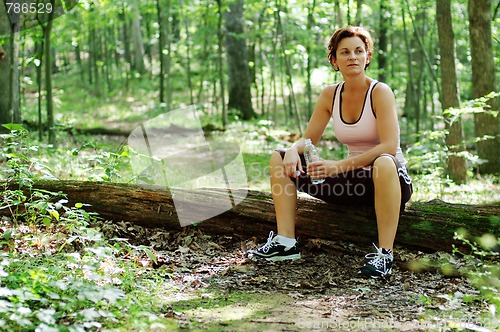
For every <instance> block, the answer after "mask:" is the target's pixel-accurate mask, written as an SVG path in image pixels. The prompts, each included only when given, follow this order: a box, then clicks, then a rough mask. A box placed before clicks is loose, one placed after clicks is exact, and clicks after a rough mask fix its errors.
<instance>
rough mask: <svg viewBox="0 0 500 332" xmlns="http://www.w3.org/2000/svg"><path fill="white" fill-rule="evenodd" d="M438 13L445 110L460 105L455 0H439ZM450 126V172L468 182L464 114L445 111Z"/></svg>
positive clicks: (453, 177)
mask: <svg viewBox="0 0 500 332" xmlns="http://www.w3.org/2000/svg"><path fill="white" fill-rule="evenodd" d="M436 13H437V24H438V35H439V54H440V67H441V91H442V94H441V106H442V108H443V111H445V110H447V109H449V108H452V107H454V108H456V107H458V106H459V103H460V99H459V96H458V88H457V74H456V70H455V38H454V36H453V27H452V24H451V1H450V0H437V1H436ZM444 118H445V122H446V128H447V129H448V130H449V133H448V135H447V136H446V146H447V147H448V151H449V153H450V155H449V157H448V165H447V166H448V167H447V173H448V175H449V176H450V178H451V179H452V180H453V181H454V182H456V183H459V184H461V183H465V181H466V179H467V165H466V162H465V158H464V157H461V156H459V155H457V154H459V153H460V152H463V151H465V143H464V128H463V125H462V117H461V116H457V117H456V118H455V117H454V116H452V115H449V114H446V112H445V113H444Z"/></svg>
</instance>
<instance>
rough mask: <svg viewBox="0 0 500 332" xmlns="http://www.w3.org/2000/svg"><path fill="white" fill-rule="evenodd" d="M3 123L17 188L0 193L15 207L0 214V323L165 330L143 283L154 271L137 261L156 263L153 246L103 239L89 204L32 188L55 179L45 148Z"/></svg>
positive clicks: (15, 327) (20, 327)
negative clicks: (6, 129)
mask: <svg viewBox="0 0 500 332" xmlns="http://www.w3.org/2000/svg"><path fill="white" fill-rule="evenodd" d="M6 127H8V128H9V129H10V130H11V132H10V133H9V134H6V135H3V137H2V139H3V141H2V150H1V154H0V157H1V159H3V160H4V161H5V165H4V166H3V167H2V175H3V176H4V177H5V180H6V183H7V184H10V185H17V186H18V187H19V189H9V188H6V189H5V190H4V191H3V192H2V195H1V198H2V199H1V200H0V209H1V210H8V211H9V212H10V217H8V218H7V217H3V218H2V219H0V258H1V263H0V330H2V331H34V330H37V331H95V330H102V329H114V328H118V329H119V328H121V327H123V326H127V329H126V330H128V327H135V328H136V329H137V330H156V329H164V328H165V326H166V325H165V324H163V323H160V321H159V320H160V319H159V317H158V316H157V315H156V314H155V313H154V312H155V310H156V309H155V308H151V304H150V303H151V298H147V297H146V296H145V295H144V293H143V291H144V287H145V286H143V287H138V285H139V284H141V283H142V282H143V281H142V280H143V279H144V280H147V279H149V278H153V279H155V278H157V276H155V273H154V272H148V271H147V270H146V268H144V267H143V266H141V265H138V264H137V261H138V260H139V259H141V260H148V259H149V261H150V262H151V264H152V263H153V262H157V260H156V254H155V253H154V251H153V249H152V248H149V247H146V246H139V247H135V246H132V245H130V244H128V242H126V241H124V240H123V239H107V238H105V236H104V235H103V233H102V232H101V230H100V229H99V228H98V226H97V225H98V224H97V223H96V221H97V216H96V215H95V214H94V213H92V212H89V211H91V207H89V206H88V205H87V204H84V203H74V204H73V205H72V206H70V205H69V204H68V203H69V202H68V200H67V199H66V198H65V195H64V194H62V193H57V192H50V191H46V190H41V189H35V188H34V187H33V186H32V185H33V183H34V182H35V181H36V180H39V179H40V178H44V177H46V176H49V177H50V178H54V177H53V175H52V173H51V172H50V170H49V169H48V168H47V167H46V166H45V165H44V163H43V162H42V161H47V160H46V159H45V160H42V159H44V158H40V156H37V154H38V153H39V152H40V151H42V150H44V149H43V148H40V147H35V146H34V145H31V146H30V143H33V142H32V141H31V140H30V139H29V138H28V135H27V132H26V130H24V129H23V128H22V127H18V126H10V125H8V126H6ZM92 147H93V148H96V146H92ZM87 148H88V146H85V147H84V149H87ZM49 151H50V150H49V149H47V150H45V152H49ZM81 151H83V150H82V149H78V150H77V151H76V152H75V151H73V152H75V153H71V154H70V155H71V156H72V157H73V158H76V157H77V156H78V155H79V154H80V152H81ZM102 163H103V164H107V166H108V167H111V165H113V166H115V164H113V163H106V162H105V161H104V160H103V161H102ZM144 284H145V285H150V284H151V283H147V282H145V283H144ZM147 293H149V292H147Z"/></svg>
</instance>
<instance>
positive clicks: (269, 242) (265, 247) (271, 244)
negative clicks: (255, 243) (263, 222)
mask: <svg viewBox="0 0 500 332" xmlns="http://www.w3.org/2000/svg"><path fill="white" fill-rule="evenodd" d="M273 240H274V232H273V231H271V232H270V233H269V237H268V238H267V242H266V244H264V245H263V246H262V248H261V249H262V251H263V252H265V253H266V254H267V252H268V251H269V249H271V248H272V247H274V245H275V242H274V241H273Z"/></svg>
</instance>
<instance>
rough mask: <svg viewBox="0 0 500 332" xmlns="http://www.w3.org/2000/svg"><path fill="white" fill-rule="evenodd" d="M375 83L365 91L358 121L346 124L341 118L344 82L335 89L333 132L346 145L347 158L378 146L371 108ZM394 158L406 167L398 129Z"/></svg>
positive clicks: (374, 117)
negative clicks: (347, 150)
mask: <svg viewBox="0 0 500 332" xmlns="http://www.w3.org/2000/svg"><path fill="white" fill-rule="evenodd" d="M377 83H378V81H376V80H373V81H372V82H371V84H370V87H369V88H368V91H366V95H365V100H364V102H363V109H362V110H361V114H360V116H359V119H358V120H357V121H356V122H352V123H351V122H346V121H345V120H344V119H343V117H342V91H344V82H342V83H339V84H338V85H337V87H336V88H335V93H334V96H333V103H332V120H333V130H334V132H335V136H336V137H337V139H338V140H339V141H340V142H341V143H343V144H345V145H347V148H348V149H349V157H353V156H356V155H359V154H361V153H363V152H365V151H368V150H369V149H371V148H373V147H374V146H376V145H378V144H380V140H379V136H378V131H377V119H376V116H375V112H374V111H373V106H372V91H373V88H375V86H376V85H377ZM396 158H397V159H398V161H399V162H400V163H401V166H403V167H405V166H406V160H405V158H404V156H403V153H402V151H401V147H400V143H399V128H398V147H397V151H396Z"/></svg>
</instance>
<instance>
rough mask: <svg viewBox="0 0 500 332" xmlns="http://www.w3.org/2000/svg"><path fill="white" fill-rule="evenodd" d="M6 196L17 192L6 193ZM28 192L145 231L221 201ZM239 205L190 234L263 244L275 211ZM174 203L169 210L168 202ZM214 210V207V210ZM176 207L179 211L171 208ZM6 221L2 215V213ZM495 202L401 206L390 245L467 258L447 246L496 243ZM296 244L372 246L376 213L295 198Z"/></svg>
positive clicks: (91, 185)
mask: <svg viewBox="0 0 500 332" xmlns="http://www.w3.org/2000/svg"><path fill="white" fill-rule="evenodd" d="M7 188H8V189H16V188H15V185H10V186H9V187H7ZM33 189H43V190H47V191H51V192H61V193H64V194H65V195H66V197H67V199H68V200H69V204H70V205H71V204H76V203H86V204H90V207H87V209H88V210H89V211H93V212H97V213H98V214H99V215H100V217H102V218H104V219H106V220H112V221H115V222H120V221H127V222H131V223H133V224H136V225H140V226H145V227H161V228H164V229H168V230H180V229H181V226H180V223H179V217H178V213H177V212H179V211H176V204H177V203H179V200H183V201H184V202H185V203H187V204H185V205H184V209H185V210H186V211H183V213H184V215H185V214H186V213H188V214H189V213H193V214H196V213H197V212H200V211H206V210H207V209H212V208H213V207H214V206H219V205H220V204H222V202H223V201H225V200H227V195H228V192H227V190H223V189H204V190H199V189H198V190H185V191H183V195H182V197H178V196H177V197H174V198H173V197H172V194H171V193H170V192H169V191H168V190H166V189H165V188H160V187H158V186H150V185H130V184H113V183H101V182H81V181H41V182H37V183H35V184H34V185H33ZM232 194H233V196H234V197H235V200H236V201H239V200H241V202H240V203H239V204H237V205H236V206H234V207H233V208H232V209H230V210H229V211H226V212H224V213H222V214H220V215H217V216H215V217H213V218H211V219H208V220H205V221H203V222H201V223H199V224H197V225H196V226H190V227H199V228H200V229H202V230H203V231H205V232H208V233H213V234H230V235H232V236H236V237H240V238H242V239H243V238H248V237H252V236H257V237H258V238H259V240H261V238H262V240H264V238H265V237H266V236H267V234H268V232H269V231H270V230H274V229H275V228H276V225H275V217H274V206H273V202H272V197H271V195H270V194H269V193H263V192H258V191H247V190H236V191H234V190H233V192H232ZM174 200H175V202H174ZM218 204H219V205H218ZM179 206H180V205H178V204H177V207H179ZM0 213H2V214H6V213H8V210H6V209H4V210H0ZM498 216H500V202H496V203H494V204H489V205H464V204H450V203H445V202H442V201H437V200H436V201H430V202H414V203H412V204H411V205H408V204H407V207H406V209H405V211H404V212H403V213H402V215H401V219H400V224H399V228H398V234H397V238H396V244H399V245H402V246H404V247H407V248H411V249H417V250H421V251H424V252H434V251H439V250H442V251H451V249H452V245H455V246H457V247H458V248H460V249H462V250H468V249H470V248H467V247H466V246H465V245H464V244H463V243H462V242H461V241H457V240H454V239H453V235H454V232H456V231H457V230H459V229H465V230H467V231H468V233H469V235H470V236H471V238H474V237H477V236H481V235H483V234H485V233H490V234H493V235H495V236H496V237H498V236H499V230H500V226H499V223H500V220H499V219H500V218H499V217H498ZM297 236H298V237H300V238H303V239H307V238H319V239H326V240H333V241H335V240H343V241H352V242H355V243H359V244H363V245H370V244H371V243H372V242H374V241H376V239H377V228H376V222H375V216H374V209H373V208H371V207H364V206H349V205H334V204H326V203H324V202H322V201H319V200H317V199H314V198H310V197H302V196H300V197H299V200H298V207H297Z"/></svg>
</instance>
